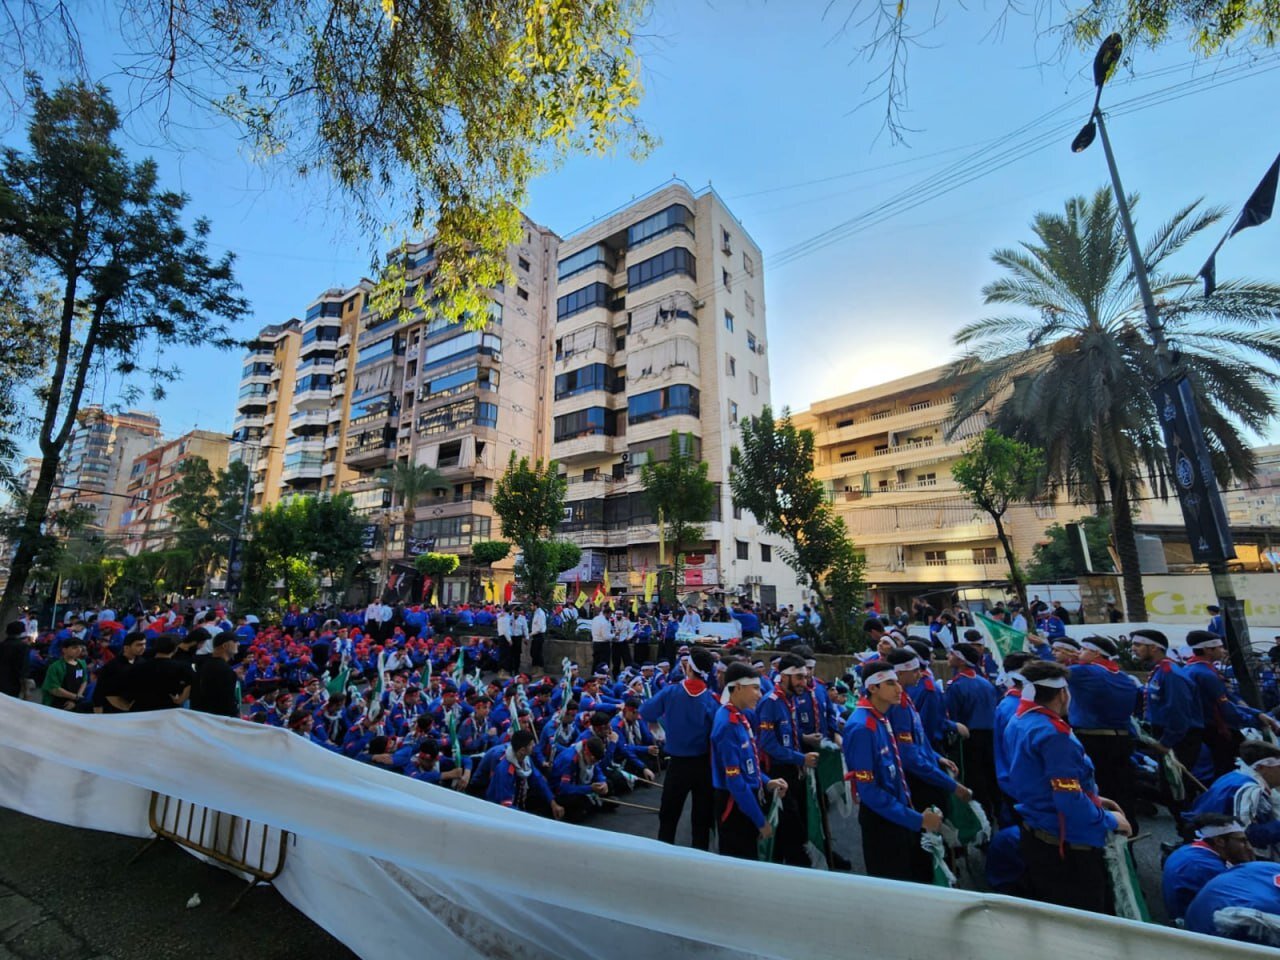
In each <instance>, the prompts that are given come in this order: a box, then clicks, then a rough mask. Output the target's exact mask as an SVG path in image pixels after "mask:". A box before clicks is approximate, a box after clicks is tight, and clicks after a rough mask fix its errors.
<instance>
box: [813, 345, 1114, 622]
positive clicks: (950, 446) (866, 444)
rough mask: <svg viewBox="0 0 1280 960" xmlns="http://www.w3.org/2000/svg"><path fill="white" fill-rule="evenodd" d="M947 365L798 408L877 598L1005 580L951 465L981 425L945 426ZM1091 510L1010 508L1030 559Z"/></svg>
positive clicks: (951, 391)
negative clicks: (1048, 533)
mask: <svg viewBox="0 0 1280 960" xmlns="http://www.w3.org/2000/svg"><path fill="white" fill-rule="evenodd" d="M945 372H946V371H945V368H943V367H935V368H933V369H931V370H925V371H922V372H920V373H916V374H912V375H911V376H907V377H902V378H900V379H897V380H892V381H890V382H888V383H883V384H878V385H877V386H874V387H868V388H866V389H863V390H857V391H854V392H852V393H847V394H844V395H843V396H839V397H833V398H832V399H830V400H823V401H820V402H818V403H815V404H813V405H812V406H811V407H810V408H809V409H808V410H805V411H801V412H799V413H797V414H795V416H794V421H795V423H796V425H797V426H798V427H801V428H807V429H810V430H812V431H813V433H814V460H815V464H814V475H815V477H816V478H817V479H819V480H821V481H822V483H823V485H824V486H825V487H826V489H827V492H828V494H829V496H830V498H831V501H832V503H833V504H835V507H836V509H837V511H838V512H839V515H840V516H841V517H842V518H843V519H844V522H845V525H846V526H847V527H848V530H849V535H850V537H851V539H852V540H853V542H854V543H855V544H856V545H857V546H858V547H859V548H860V549H861V550H863V551H864V552H865V554H866V558H867V582H868V584H869V585H870V586H871V587H872V591H873V593H874V594H875V596H876V598H877V599H878V600H879V601H880V603H881V607H882V608H884V607H886V606H887V607H888V608H889V609H892V607H893V606H895V605H898V606H903V607H906V606H908V605H909V603H910V600H911V598H912V597H915V596H922V595H932V596H934V597H937V598H944V599H945V595H948V594H950V593H952V592H956V591H959V590H961V589H969V590H971V591H972V592H970V593H967V594H966V595H967V596H970V597H971V598H973V599H977V597H978V596H979V595H984V596H990V597H992V598H1000V597H1001V596H1002V592H1001V590H1000V589H999V588H998V587H997V588H996V589H992V587H993V586H995V585H999V584H1002V583H1003V582H1004V581H1006V580H1007V579H1008V567H1007V565H1006V563H1005V559H1004V554H1003V551H1002V550H1001V548H1000V543H999V540H997V538H996V528H995V523H994V522H993V521H992V520H991V519H990V518H989V517H987V515H986V514H983V513H981V512H979V511H977V510H976V508H975V507H974V506H973V505H972V504H971V503H970V502H969V501H968V500H967V499H966V498H965V497H964V495H963V494H962V493H961V492H960V491H959V489H958V488H957V486H956V483H955V481H954V480H953V479H952V476H951V465H952V464H953V463H954V462H955V460H956V458H958V457H959V456H960V455H961V454H962V453H963V452H964V450H965V448H966V446H967V444H968V443H969V442H970V440H971V439H972V438H973V437H974V436H976V435H977V434H979V433H981V432H982V431H983V430H984V429H985V428H986V423H987V421H986V416H985V415H984V414H979V415H977V416H974V417H971V418H970V419H969V420H967V421H965V422H964V423H962V424H961V425H960V426H959V429H958V430H957V431H956V432H955V434H954V436H952V437H948V436H947V431H948V427H949V425H950V424H951V421H952V418H953V416H954V412H955V402H954V399H955V388H954V386H952V385H949V384H947V383H946V380H945ZM1090 512H1092V511H1091V510H1090V509H1089V508H1087V507H1076V506H1072V505H1069V504H1067V503H1062V502H1058V503H1055V502H1044V503H1036V504H1033V505H1016V506H1014V507H1011V508H1010V510H1009V513H1008V514H1006V517H1005V523H1006V527H1007V528H1008V530H1009V531H1010V533H1011V535H1012V540H1013V544H1014V549H1015V551H1016V553H1017V555H1018V557H1019V559H1020V560H1021V561H1022V562H1023V563H1026V562H1027V561H1028V560H1030V558H1031V553H1032V550H1033V549H1034V547H1035V545H1036V544H1037V543H1038V542H1041V541H1043V539H1044V532H1045V530H1046V529H1047V528H1048V527H1049V526H1051V525H1053V524H1054V523H1066V522H1069V521H1071V520H1073V519H1076V518H1077V517H1079V516H1081V515H1084V514H1088V513H1090Z"/></svg>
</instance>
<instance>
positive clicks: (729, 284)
mask: <svg viewBox="0 0 1280 960" xmlns="http://www.w3.org/2000/svg"><path fill="white" fill-rule="evenodd" d="M720 281H721V282H722V283H723V284H724V288H725V289H726V290H732V289H733V278H732V277H730V276H729V271H728V270H726V269H724V268H723V267H721V268H720Z"/></svg>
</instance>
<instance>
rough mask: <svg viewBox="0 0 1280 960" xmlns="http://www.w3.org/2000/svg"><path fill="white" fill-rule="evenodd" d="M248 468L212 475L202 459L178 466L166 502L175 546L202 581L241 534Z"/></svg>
mask: <svg viewBox="0 0 1280 960" xmlns="http://www.w3.org/2000/svg"><path fill="white" fill-rule="evenodd" d="M248 482H249V468H248V467H247V466H245V464H243V463H240V462H238V461H237V462H236V463H232V464H229V465H228V466H227V467H226V469H223V470H218V471H217V472H216V473H215V472H214V471H213V470H212V469H211V468H210V467H209V461H208V460H206V459H205V458H204V457H188V458H187V459H185V460H183V461H182V462H181V463H180V464H178V480H177V483H176V485H175V486H174V493H173V497H172V499H170V501H169V513H170V515H171V516H172V517H173V519H174V525H173V532H174V536H175V539H176V541H177V546H178V547H180V548H181V549H183V550H186V551H187V552H188V553H189V554H190V555H191V556H192V559H193V560H194V562H195V563H196V565H197V566H198V567H199V569H200V571H201V576H202V578H203V579H207V578H208V577H209V576H211V575H212V574H213V572H214V567H215V564H218V563H220V561H221V560H222V559H223V558H225V557H226V556H227V555H228V552H229V551H230V549H231V541H232V540H234V539H235V537H236V535H237V533H240V532H243V531H242V530H241V522H240V520H241V516H242V515H243V512H244V509H245V495H246V491H247V484H248Z"/></svg>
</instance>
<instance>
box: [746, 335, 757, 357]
mask: <svg viewBox="0 0 1280 960" xmlns="http://www.w3.org/2000/svg"><path fill="white" fill-rule="evenodd" d="M747 349H748V350H750V351H751V352H752V353H755V352H756V335H755V334H754V333H752V332H751V331H750V330H748V331H747Z"/></svg>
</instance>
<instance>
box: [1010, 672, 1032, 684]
mask: <svg viewBox="0 0 1280 960" xmlns="http://www.w3.org/2000/svg"><path fill="white" fill-rule="evenodd" d="M1005 676H1006V677H1008V678H1009V679H1010V680H1017V681H1018V682H1019V683H1023V684H1025V683H1026V682H1027V678H1026V677H1024V676H1023V675H1022V674H1020V673H1019V672H1018V671H1017V670H1010V671H1009V672H1008V673H1006V674H1005Z"/></svg>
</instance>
